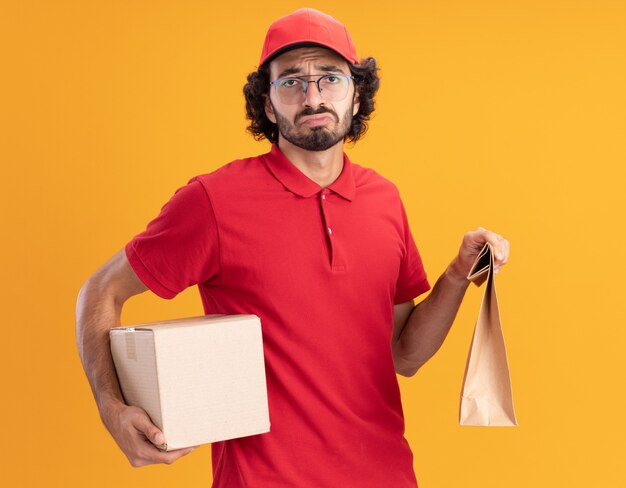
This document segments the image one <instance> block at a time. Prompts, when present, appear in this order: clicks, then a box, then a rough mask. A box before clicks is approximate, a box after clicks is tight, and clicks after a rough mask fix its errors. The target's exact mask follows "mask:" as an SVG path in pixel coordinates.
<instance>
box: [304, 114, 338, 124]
mask: <svg viewBox="0 0 626 488" xmlns="http://www.w3.org/2000/svg"><path fill="white" fill-rule="evenodd" d="M333 120H334V119H333V117H332V115H331V114H329V113H323V114H315V115H304V116H302V117H300V125H306V126H309V127H314V126H318V125H326V124H328V123H330V122H332V121H333Z"/></svg>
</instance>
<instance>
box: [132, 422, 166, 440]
mask: <svg viewBox="0 0 626 488" xmlns="http://www.w3.org/2000/svg"><path fill="white" fill-rule="evenodd" d="M135 427H136V428H137V429H138V430H139V431H140V432H142V433H143V434H144V435H145V436H146V437H147V438H148V440H150V442H152V443H153V444H155V445H156V446H161V445H163V444H164V443H165V436H164V435H163V432H161V431H160V430H159V428H158V427H157V426H156V425H154V424H153V423H152V422H151V421H150V417H148V414H144V415H140V416H139V418H138V419H137V422H136V423H135Z"/></svg>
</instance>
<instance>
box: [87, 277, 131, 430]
mask: <svg viewBox="0 0 626 488" xmlns="http://www.w3.org/2000/svg"><path fill="white" fill-rule="evenodd" d="M121 309H122V305H121V304H119V303H116V301H115V299H114V298H113V297H112V296H109V295H107V294H106V293H104V292H103V290H102V289H101V288H100V286H99V285H98V283H97V282H89V281H88V282H87V283H86V284H85V285H84V286H83V287H82V288H81V290H80V293H79V294H78V300H77V303H76V341H77V343H78V352H79V354H80V359H81V361H82V363H83V368H84V369H85V373H86V374H87V378H88V380H89V383H90V385H91V390H92V392H93V395H94V398H95V399H96V403H97V405H98V409H99V410H100V414H101V415H102V412H103V411H105V410H107V409H104V408H103V407H104V406H105V405H106V406H107V407H108V408H110V407H111V406H113V405H115V404H116V403H120V404H121V403H123V397H122V393H121V391H120V387H119V383H118V381H117V376H116V374H115V366H114V364H113V358H112V356H111V349H110V340H109V329H110V328H111V327H116V326H118V325H120V317H121ZM103 420H104V419H103Z"/></svg>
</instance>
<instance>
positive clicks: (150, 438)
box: [102, 403, 197, 468]
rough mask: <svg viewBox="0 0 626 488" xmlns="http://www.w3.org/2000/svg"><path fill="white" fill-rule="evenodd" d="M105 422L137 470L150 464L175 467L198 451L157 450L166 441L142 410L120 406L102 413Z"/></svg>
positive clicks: (106, 409) (112, 407)
mask: <svg viewBox="0 0 626 488" xmlns="http://www.w3.org/2000/svg"><path fill="white" fill-rule="evenodd" d="M102 421H103V422H104V425H105V426H106V428H107V429H108V430H109V432H110V433H111V435H112V436H113V439H115V442H117V445H118V446H119V447H120V449H121V450H122V451H123V452H124V454H125V455H126V457H127V458H128V461H129V462H130V464H131V466H133V467H135V468H139V467H141V466H145V465H147V464H158V463H164V464H172V463H173V462H174V461H176V460H177V459H178V458H180V457H182V456H184V455H186V454H189V453H190V452H192V451H193V450H194V449H195V448H196V447H197V446H195V447H187V448H184V449H175V450H173V451H168V452H165V451H161V450H160V449H159V448H158V447H157V446H163V445H164V444H165V442H166V441H165V437H164V436H163V433H162V432H161V431H160V430H159V428H158V427H157V426H156V425H154V424H153V423H152V421H151V420H150V417H149V416H148V414H147V413H146V411H145V410H143V409H142V408H139V407H131V406H128V405H125V404H122V403H117V404H116V405H115V406H110V407H107V408H105V409H103V412H102Z"/></svg>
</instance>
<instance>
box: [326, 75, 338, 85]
mask: <svg viewBox="0 0 626 488" xmlns="http://www.w3.org/2000/svg"><path fill="white" fill-rule="evenodd" d="M324 79H325V80H326V81H327V82H328V83H330V84H331V85H334V84H336V83H339V82H341V78H339V76H335V75H328V76H326V77H325V78H324Z"/></svg>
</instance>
